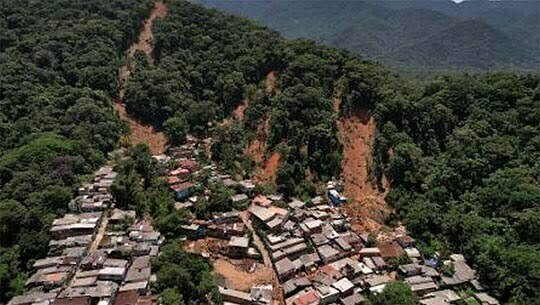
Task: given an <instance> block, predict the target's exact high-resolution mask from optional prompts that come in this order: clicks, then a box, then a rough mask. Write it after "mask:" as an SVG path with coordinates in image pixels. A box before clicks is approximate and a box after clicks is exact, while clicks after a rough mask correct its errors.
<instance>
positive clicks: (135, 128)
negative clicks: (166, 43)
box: [114, 1, 167, 154]
mask: <svg viewBox="0 0 540 305" xmlns="http://www.w3.org/2000/svg"><path fill="white" fill-rule="evenodd" d="M166 15H167V5H166V4H165V3H164V2H163V1H156V2H154V8H153V9H152V11H151V12H150V15H149V16H148V18H147V19H146V20H144V21H143V23H142V25H141V32H140V34H139V38H138V40H137V41H136V42H135V43H133V44H132V45H131V46H130V48H129V49H128V51H127V57H128V59H129V63H127V64H126V65H124V66H123V67H121V68H120V70H119V72H118V99H117V101H116V103H115V105H114V108H115V110H116V111H117V112H118V114H119V115H120V119H122V120H123V121H126V122H127V123H128V125H129V127H130V132H129V134H128V135H126V139H125V140H126V142H127V144H128V145H137V144H139V143H146V144H147V145H148V147H149V148H150V151H151V152H152V154H162V153H163V152H164V151H165V149H166V145H167V140H166V139H165V136H164V135H163V133H161V132H158V131H157V130H155V128H154V127H153V126H150V125H145V124H141V123H140V122H137V121H136V120H134V119H133V118H131V117H130V116H129V115H128V114H127V112H126V107H125V104H124V103H123V98H124V93H125V83H126V81H127V79H128V77H129V75H130V73H131V71H133V69H134V68H135V66H134V62H133V61H132V59H133V56H134V55H135V52H136V51H142V52H144V54H145V55H146V57H147V58H148V59H149V61H150V62H152V38H153V35H152V23H153V22H154V20H155V19H156V18H162V17H165V16H166Z"/></svg>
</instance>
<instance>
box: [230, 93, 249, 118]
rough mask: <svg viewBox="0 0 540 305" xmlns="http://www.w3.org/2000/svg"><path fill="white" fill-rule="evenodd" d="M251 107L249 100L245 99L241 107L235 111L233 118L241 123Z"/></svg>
mask: <svg viewBox="0 0 540 305" xmlns="http://www.w3.org/2000/svg"><path fill="white" fill-rule="evenodd" d="M248 106H249V100H248V99H247V98H245V99H243V100H242V102H241V103H240V105H238V106H237V107H236V109H234V111H233V118H234V119H236V120H239V121H243V120H244V111H245V110H246V108H247V107H248Z"/></svg>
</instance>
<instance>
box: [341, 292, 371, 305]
mask: <svg viewBox="0 0 540 305" xmlns="http://www.w3.org/2000/svg"><path fill="white" fill-rule="evenodd" d="M365 301H366V299H365V298H364V297H363V296H362V295H361V294H359V293H353V294H351V295H349V296H346V297H344V298H341V299H340V300H339V302H340V303H341V305H360V304H363V303H364V302H365Z"/></svg>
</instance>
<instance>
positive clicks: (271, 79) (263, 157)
mask: <svg viewBox="0 0 540 305" xmlns="http://www.w3.org/2000/svg"><path fill="white" fill-rule="evenodd" d="M277 77H278V74H277V72H276V71H272V72H270V73H268V74H267V75H266V78H265V79H264V86H265V90H266V94H279V88H277ZM244 109H245V108H244ZM242 112H243V110H242ZM269 122H270V120H269V119H268V118H266V119H265V120H264V123H263V124H261V125H259V128H258V130H257V138H256V139H255V140H252V141H251V142H250V143H249V144H248V147H247V149H246V154H247V155H249V156H251V157H252V158H253V160H254V161H255V162H256V163H257V166H256V168H255V170H254V173H255V175H254V176H253V180H254V181H255V182H257V183H260V184H273V183H275V181H276V174H277V170H278V168H279V165H280V162H281V155H280V154H279V153H278V152H272V153H270V154H268V152H267V149H266V138H267V137H268V130H269Z"/></svg>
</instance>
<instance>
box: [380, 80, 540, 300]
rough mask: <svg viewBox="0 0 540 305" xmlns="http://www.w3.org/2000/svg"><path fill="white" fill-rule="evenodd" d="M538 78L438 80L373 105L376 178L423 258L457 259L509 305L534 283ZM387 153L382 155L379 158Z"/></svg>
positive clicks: (533, 294)
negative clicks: (386, 187) (383, 180)
mask: <svg viewBox="0 0 540 305" xmlns="http://www.w3.org/2000/svg"><path fill="white" fill-rule="evenodd" d="M539 105H540V87H539V78H538V76H515V75H505V74H496V75H478V76H471V75H464V76H459V77H440V78H438V79H437V80H435V81H433V82H432V83H430V84H428V85H426V86H425V87H423V88H419V91H418V92H417V93H416V94H412V95H408V96H401V97H398V98H395V99H388V100H385V101H384V102H383V103H380V104H378V105H377V106H376V110H375V113H376V117H377V121H378V124H379V125H378V126H379V136H378V137H377V141H376V147H375V151H374V153H375V154H376V158H377V159H378V165H379V167H378V169H377V170H376V173H377V174H379V175H380V174H381V173H382V172H384V173H385V174H386V176H387V177H388V179H389V180H390V183H391V185H392V188H391V191H390V193H389V194H388V196H387V197H386V199H387V202H388V203H390V204H391V205H392V206H393V207H394V209H395V213H396V214H395V215H394V220H397V219H403V220H404V221H405V223H406V225H407V228H408V229H409V230H411V231H412V232H414V234H415V235H416V236H418V237H421V239H422V240H423V241H424V242H425V244H424V251H426V252H427V253H429V252H430V251H443V252H444V251H448V250H450V251H458V252H462V253H464V254H465V255H467V257H469V258H470V259H471V260H472V262H474V264H475V266H476V268H477V270H478V271H479V272H480V274H481V276H482V279H483V280H484V283H485V284H486V285H487V286H489V287H490V288H491V289H494V290H495V291H497V292H498V293H499V294H500V297H501V299H503V300H505V301H508V300H509V301H511V303H512V304H536V303H534V302H537V301H538V297H539V295H538V284H539V283H540V244H539V236H538V229H537V228H538V226H539V224H540V214H539V212H540V210H539V209H540V180H539V179H540V176H539V175H538V173H539V165H540V163H539V162H540V154H539V152H540V129H539V128H540V107H539ZM389 152H391V153H389Z"/></svg>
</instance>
